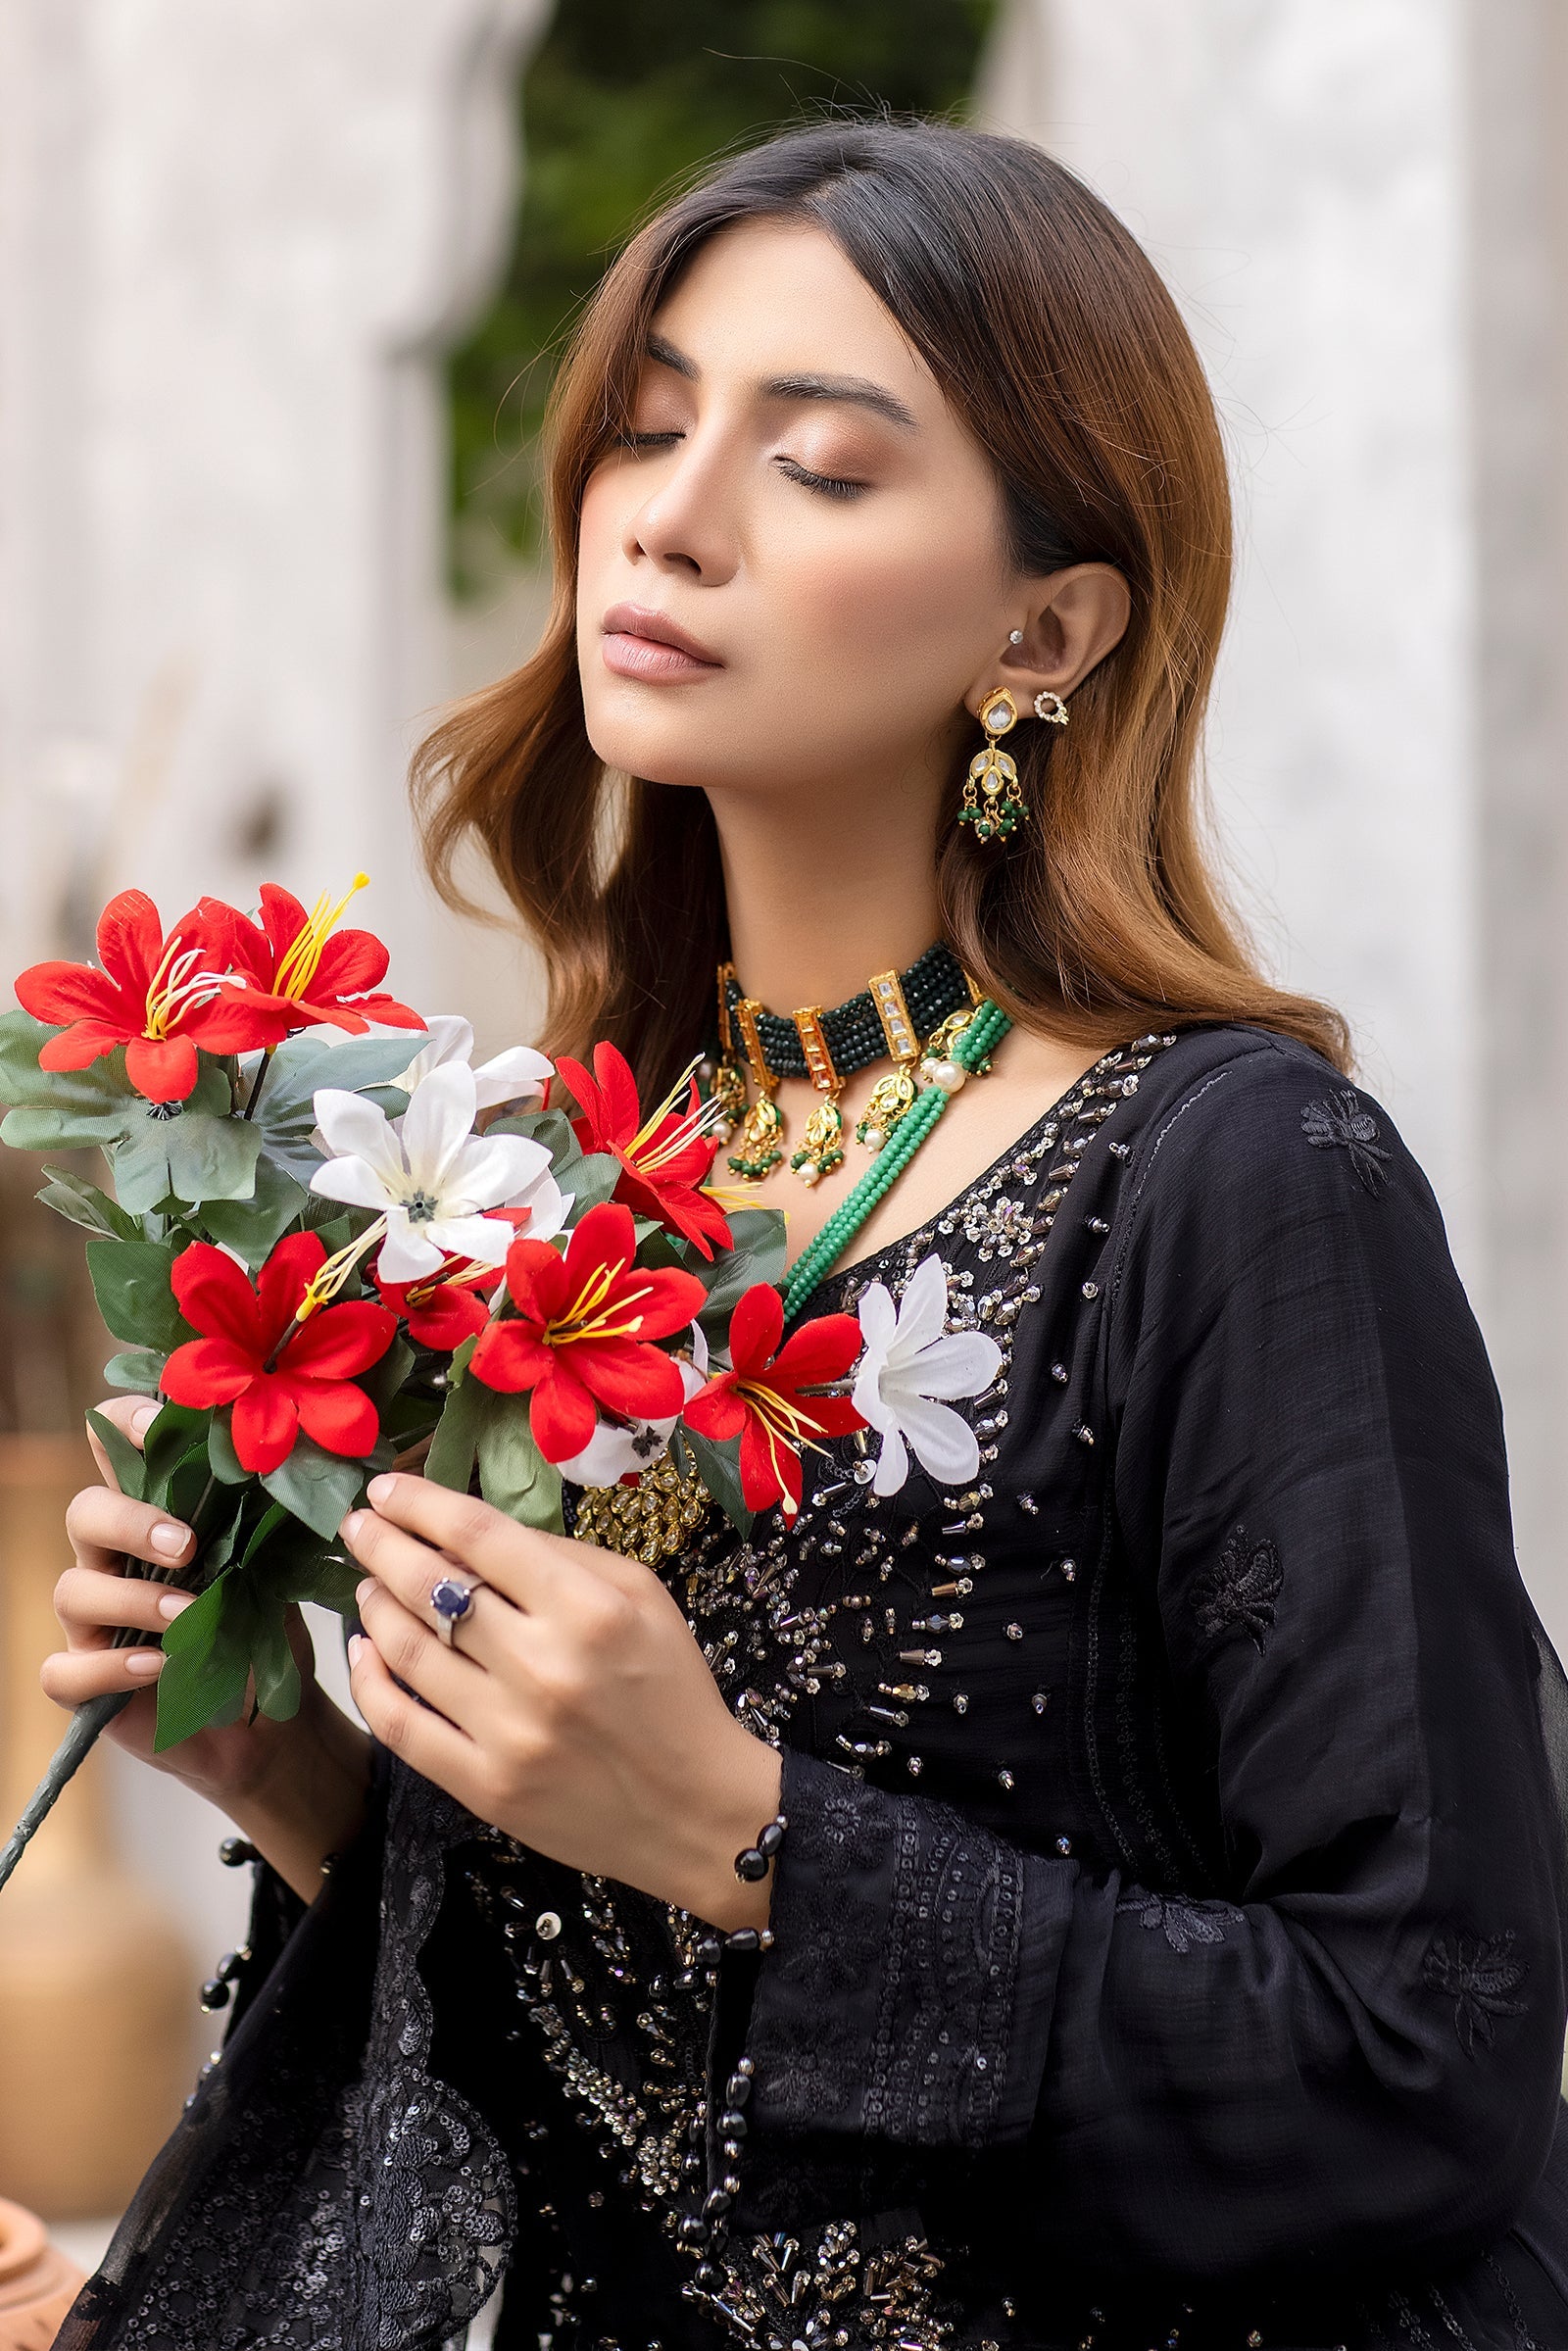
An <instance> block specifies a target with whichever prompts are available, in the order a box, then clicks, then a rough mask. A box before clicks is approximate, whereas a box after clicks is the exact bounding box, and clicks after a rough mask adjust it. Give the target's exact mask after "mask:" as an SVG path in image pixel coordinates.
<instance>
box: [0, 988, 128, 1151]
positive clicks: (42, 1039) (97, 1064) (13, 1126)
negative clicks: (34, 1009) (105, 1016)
mask: <svg viewBox="0 0 1568 2351" xmlns="http://www.w3.org/2000/svg"><path fill="white" fill-rule="evenodd" d="M59 1034H60V1031H59V1029H58V1028H51V1027H50V1026H49V1024H48V1023H47V1022H46V1021H42V1020H34V1019H33V1017H32V1015H31V1013H30V1012H7V1013H4V1014H3V1015H0V1102H5V1103H7V1104H8V1105H9V1107H10V1116H9V1117H8V1118H7V1120H6V1122H5V1126H4V1127H3V1128H0V1140H3V1141H4V1142H6V1143H11V1144H15V1145H16V1147H17V1149H18V1150H20V1151H47V1150H49V1149H51V1148H62V1147H63V1148H65V1149H68V1150H71V1149H74V1148H76V1147H77V1146H79V1145H85V1144H93V1143H105V1142H109V1141H111V1140H113V1138H114V1137H115V1136H116V1135H117V1134H119V1133H120V1132H121V1131H122V1130H123V1125H124V1122H125V1118H126V1115H127V1111H128V1109H129V1106H130V1105H131V1104H132V1103H134V1102H137V1101H138V1100H139V1099H140V1098H139V1097H138V1096H137V1095H135V1094H134V1093H133V1092H132V1090H131V1087H130V1084H129V1081H128V1080H127V1078H126V1076H125V1055H124V1051H123V1048H117V1050H116V1051H115V1052H114V1053H104V1054H101V1055H100V1056H99V1058H98V1059H97V1060H96V1061H89V1062H88V1064H87V1066H86V1068H85V1069H40V1068H39V1067H38V1055H39V1053H42V1051H43V1049H44V1047H45V1046H46V1045H47V1044H48V1042H49V1040H50V1038H51V1037H57V1036H58V1035H59Z"/></svg>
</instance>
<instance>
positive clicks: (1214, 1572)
mask: <svg viewBox="0 0 1568 2351" xmlns="http://www.w3.org/2000/svg"><path fill="white" fill-rule="evenodd" d="M1284 1581H1285V1570H1284V1569H1283V1568H1282V1567H1281V1565H1280V1555H1279V1552H1278V1551H1277V1550H1276V1549H1275V1547H1274V1545H1273V1543H1270V1542H1269V1541H1268V1538H1267V1537H1266V1536H1265V1537H1263V1538H1262V1539H1261V1540H1260V1541H1259V1542H1257V1543H1253V1542H1252V1541H1251V1540H1250V1538H1249V1536H1248V1532H1247V1529H1246V1528H1245V1527H1240V1526H1238V1527H1233V1528H1232V1530H1231V1532H1230V1534H1229V1536H1227V1538H1226V1542H1225V1548H1224V1549H1223V1550H1222V1551H1221V1553H1220V1555H1219V1557H1218V1558H1217V1559H1216V1560H1215V1562H1214V1564H1213V1566H1212V1567H1208V1568H1205V1569H1203V1571H1202V1572H1201V1574H1200V1575H1199V1576H1198V1577H1197V1578H1196V1579H1195V1581H1194V1584H1193V1613H1194V1615H1195V1616H1196V1617H1197V1619H1198V1621H1199V1624H1200V1625H1201V1628H1202V1630H1203V1632H1204V1633H1205V1634H1206V1635H1207V1636H1208V1638H1209V1640H1210V1641H1216V1640H1218V1638H1219V1636H1220V1635H1221V1634H1222V1633H1228V1632H1229V1631H1230V1630H1231V1628H1232V1627H1233V1626H1235V1625H1240V1626H1242V1627H1243V1629H1244V1630H1245V1632H1246V1634H1247V1637H1248V1639H1249V1640H1250V1641H1251V1643H1252V1646H1253V1647H1254V1648H1255V1649H1256V1651H1257V1653H1258V1655H1259V1656H1260V1657H1261V1655H1262V1654H1263V1649H1264V1644H1265V1642H1266V1641H1267V1639H1268V1635H1269V1633H1270V1631H1271V1629H1272V1627H1273V1623H1274V1604H1275V1602H1276V1601H1277V1600H1278V1598H1279V1596H1280V1587H1281V1585H1282V1584H1283V1583H1284Z"/></svg>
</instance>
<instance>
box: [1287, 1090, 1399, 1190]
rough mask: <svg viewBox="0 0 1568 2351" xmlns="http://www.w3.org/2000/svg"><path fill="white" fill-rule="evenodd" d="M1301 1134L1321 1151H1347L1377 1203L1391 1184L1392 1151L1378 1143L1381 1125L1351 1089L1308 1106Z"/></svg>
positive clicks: (1302, 1113)
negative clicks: (1386, 1186)
mask: <svg viewBox="0 0 1568 2351" xmlns="http://www.w3.org/2000/svg"><path fill="white" fill-rule="evenodd" d="M1301 1132H1302V1134H1303V1135H1304V1136H1305V1137H1306V1139H1307V1141H1308V1143H1310V1144H1311V1145H1312V1146H1313V1147H1314V1149H1315V1150H1317V1151H1337V1150H1342V1149H1343V1150H1345V1151H1348V1152H1349V1154H1350V1165H1351V1166H1352V1167H1353V1168H1354V1170H1355V1172H1356V1175H1357V1177H1358V1178H1359V1180H1360V1184H1361V1187H1362V1190H1363V1191H1366V1192H1370V1193H1371V1195H1372V1197H1373V1199H1374V1200H1376V1198H1377V1196H1378V1194H1379V1193H1380V1192H1381V1191H1382V1189H1383V1187H1384V1185H1385V1184H1386V1183H1387V1182H1388V1180H1389V1167H1388V1163H1389V1161H1390V1160H1391V1159H1392V1158H1393V1156H1394V1154H1393V1152H1392V1151H1385V1150H1384V1149H1383V1146H1382V1145H1381V1144H1380V1143H1379V1141H1378V1122H1377V1120H1376V1119H1375V1118H1374V1117H1373V1115H1372V1113H1371V1111H1370V1110H1369V1109H1368V1108H1367V1107H1366V1105H1365V1103H1364V1102H1362V1100H1361V1098H1360V1096H1359V1095H1358V1094H1356V1093H1355V1092H1354V1091H1353V1090H1352V1089H1351V1088H1350V1087H1346V1089H1345V1090H1344V1092H1343V1093H1341V1094H1334V1095H1331V1096H1330V1097H1329V1098H1328V1100H1327V1101H1326V1102H1308V1103H1307V1105H1306V1107H1305V1109H1304V1110H1303V1111H1302V1112H1301Z"/></svg>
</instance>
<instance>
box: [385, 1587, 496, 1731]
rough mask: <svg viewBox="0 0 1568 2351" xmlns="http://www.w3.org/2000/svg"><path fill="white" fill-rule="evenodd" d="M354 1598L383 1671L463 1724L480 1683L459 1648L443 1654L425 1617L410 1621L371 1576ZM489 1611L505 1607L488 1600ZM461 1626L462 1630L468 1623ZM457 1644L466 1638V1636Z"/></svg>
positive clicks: (477, 1671)
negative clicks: (497, 1607)
mask: <svg viewBox="0 0 1568 2351" xmlns="http://www.w3.org/2000/svg"><path fill="white" fill-rule="evenodd" d="M426 1555H427V1556H428V1554H426ZM358 1597H359V1603H360V1622H361V1624H362V1625H363V1626H364V1627H365V1630H366V1632H367V1633H368V1635H369V1637H370V1640H371V1641H373V1642H374V1644H375V1651H376V1655H377V1656H378V1657H379V1658H380V1660H381V1662H382V1664H383V1665H384V1666H385V1667H386V1669H387V1671H388V1672H389V1673H390V1674H392V1675H393V1676H394V1677H395V1678H396V1679H397V1680H398V1681H399V1682H406V1683H407V1684H408V1685H409V1688H410V1689H411V1690H416V1691H417V1693H418V1695H419V1696H420V1697H421V1698H424V1699H426V1700H427V1701H428V1703H429V1704H430V1705H432V1706H435V1707H437V1708H439V1710H440V1712H441V1713H442V1714H444V1715H446V1716H447V1717H448V1719H449V1720H450V1721H453V1722H457V1723H463V1722H466V1720H467V1719H468V1717H469V1715H470V1713H471V1710H472V1708H473V1707H474V1706H475V1705H476V1704H477V1703H478V1702H479V1697H480V1691H481V1689H482V1686H483V1683H484V1679H485V1676H484V1672H483V1669H482V1668H481V1667H480V1665H479V1664H478V1663H477V1662H476V1661H475V1659H474V1658H472V1657H469V1656H465V1654H464V1653H463V1651H462V1650H461V1649H459V1648H450V1649H449V1648H448V1647H447V1645H446V1643H445V1641H442V1639H441V1637H440V1635H439V1634H438V1633H437V1632H436V1631H435V1628H434V1626H433V1624H432V1622H431V1620H430V1618H429V1616H428V1614H426V1615H425V1616H423V1617H422V1618H421V1617H419V1616H417V1615H416V1614H415V1613H414V1611H413V1610H412V1609H409V1608H406V1607H405V1606H404V1605H403V1602H402V1601H401V1600H399V1599H396V1598H394V1596H393V1594H392V1593H391V1592H388V1591H387V1590H386V1588H385V1586H384V1585H382V1584H379V1583H377V1581H376V1579H375V1578H374V1577H373V1576H367V1577H366V1579H365V1582H364V1583H363V1584H362V1585H361V1586H360V1589H359V1594H358ZM491 1605H492V1606H493V1607H494V1606H504V1605H505V1603H504V1602H498V1601H496V1600H495V1598H494V1595H492V1596H491ZM464 1622H465V1628H466V1626H467V1625H468V1624H471V1622H472V1618H471V1617H468V1618H466V1619H465V1620H464ZM463 1638H465V1639H466V1630H465V1634H464V1636H463Z"/></svg>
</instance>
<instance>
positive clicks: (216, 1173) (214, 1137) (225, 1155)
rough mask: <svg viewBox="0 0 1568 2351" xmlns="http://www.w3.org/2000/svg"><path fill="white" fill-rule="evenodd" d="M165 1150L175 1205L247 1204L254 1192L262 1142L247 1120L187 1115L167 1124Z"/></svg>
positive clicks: (187, 1113)
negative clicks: (184, 1202) (177, 1202)
mask: <svg viewBox="0 0 1568 2351" xmlns="http://www.w3.org/2000/svg"><path fill="white" fill-rule="evenodd" d="M122 1148H123V1147H122ZM164 1148H165V1151H166V1152H167V1154H168V1159H169V1189H170V1191H171V1192H172V1194H173V1196H174V1198H175V1200H190V1201H192V1202H196V1201H201V1200H250V1199H251V1197H252V1196H253V1194H254V1193H255V1190H256V1162H257V1159H258V1158H259V1157H260V1155H261V1149H262V1139H261V1137H260V1135H258V1133H257V1132H256V1129H255V1128H254V1127H253V1126H248V1125H247V1124H246V1122H245V1120H244V1119H243V1118H230V1117H223V1118H206V1117H203V1116H202V1115H201V1113H200V1112H196V1113H194V1114H193V1113H191V1112H190V1111H188V1110H187V1112H186V1113H185V1115H184V1117H183V1118H174V1119H171V1120H170V1121H169V1124H168V1126H167V1128H166V1130H165V1146H164Z"/></svg>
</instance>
